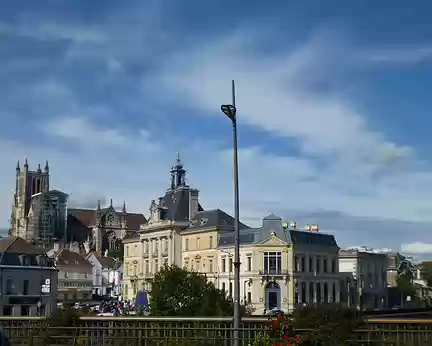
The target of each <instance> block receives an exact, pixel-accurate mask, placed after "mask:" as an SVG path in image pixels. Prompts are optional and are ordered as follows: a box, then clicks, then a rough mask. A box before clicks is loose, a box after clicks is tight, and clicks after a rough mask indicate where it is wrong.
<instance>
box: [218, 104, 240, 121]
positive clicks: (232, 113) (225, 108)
mask: <svg viewBox="0 0 432 346" xmlns="http://www.w3.org/2000/svg"><path fill="white" fill-rule="evenodd" d="M221 111H222V112H223V113H224V114H225V115H226V116H227V117H228V118H230V119H231V120H232V121H233V122H234V121H235V119H236V111H237V110H236V108H235V107H234V106H233V105H222V106H221Z"/></svg>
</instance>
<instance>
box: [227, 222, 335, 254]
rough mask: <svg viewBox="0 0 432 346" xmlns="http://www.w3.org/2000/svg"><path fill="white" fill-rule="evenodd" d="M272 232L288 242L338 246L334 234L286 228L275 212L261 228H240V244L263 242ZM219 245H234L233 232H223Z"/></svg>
mask: <svg viewBox="0 0 432 346" xmlns="http://www.w3.org/2000/svg"><path fill="white" fill-rule="evenodd" d="M271 233H274V234H275V235H276V237H278V238H279V239H281V240H283V241H286V242H287V243H288V244H299V245H300V244H304V245H322V246H335V247H337V246H338V245H337V243H336V240H335V238H334V236H333V235H331V234H323V233H315V232H305V231H294V230H284V229H283V225H282V219H281V218H280V217H279V216H276V215H274V214H270V215H269V216H267V217H265V218H264V219H263V222H262V225H261V227H259V228H249V229H240V244H241V245H252V244H259V243H262V242H263V241H264V240H266V239H267V238H268V237H269V236H270V234H271ZM219 245H220V246H226V247H229V246H233V245H234V234H233V233H232V232H230V233H225V234H221V236H220V238H219Z"/></svg>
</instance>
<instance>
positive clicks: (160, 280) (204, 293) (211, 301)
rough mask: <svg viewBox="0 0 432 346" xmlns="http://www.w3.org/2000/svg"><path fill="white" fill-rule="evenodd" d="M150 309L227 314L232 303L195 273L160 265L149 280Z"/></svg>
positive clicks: (182, 313) (165, 312)
mask: <svg viewBox="0 0 432 346" xmlns="http://www.w3.org/2000/svg"><path fill="white" fill-rule="evenodd" d="M149 293H150V302H149V305H150V313H151V314H152V315H154V316H229V315H231V314H232V303H231V302H230V301H229V300H228V299H226V298H225V296H224V294H223V292H222V291H220V290H218V289H217V288H216V287H215V286H214V285H213V283H211V282H208V281H207V280H206V278H205V277H204V276H202V275H200V274H198V273H195V272H189V271H187V270H185V269H182V268H179V267H177V266H174V265H173V266H171V267H167V266H165V267H163V268H162V269H161V270H160V271H159V272H158V273H156V274H155V277H154V279H153V280H152V282H151V290H150V292H149Z"/></svg>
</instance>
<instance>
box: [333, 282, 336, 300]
mask: <svg viewBox="0 0 432 346" xmlns="http://www.w3.org/2000/svg"><path fill="white" fill-rule="evenodd" d="M332 302H333V303H336V282H333V289H332Z"/></svg>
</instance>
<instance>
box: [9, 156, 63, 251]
mask: <svg viewBox="0 0 432 346" xmlns="http://www.w3.org/2000/svg"><path fill="white" fill-rule="evenodd" d="M49 180H50V175H49V166H48V161H47V162H46V164H45V167H44V169H43V170H42V169H41V166H40V165H38V168H37V170H35V171H31V170H29V166H28V163H27V160H26V161H25V164H24V167H23V170H21V167H20V164H19V162H18V164H17V167H16V177H15V193H14V202H13V206H12V214H11V226H10V231H9V234H10V235H11V236H17V237H21V238H23V239H25V240H27V241H29V242H31V243H33V244H36V245H38V246H43V247H47V246H49V245H50V244H52V243H53V242H55V241H56V240H57V239H63V238H64V237H65V235H66V205H67V198H68V195H67V194H65V193H63V192H61V191H58V190H50V189H49V188H50V181H49Z"/></svg>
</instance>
